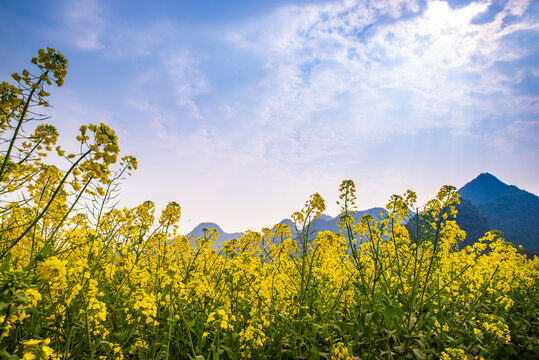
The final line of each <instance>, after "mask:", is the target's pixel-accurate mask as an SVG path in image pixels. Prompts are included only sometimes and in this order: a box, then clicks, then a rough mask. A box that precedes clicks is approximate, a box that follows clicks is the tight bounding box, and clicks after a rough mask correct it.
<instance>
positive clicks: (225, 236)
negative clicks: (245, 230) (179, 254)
mask: <svg viewBox="0 0 539 360" xmlns="http://www.w3.org/2000/svg"><path fill="white" fill-rule="evenodd" d="M204 229H215V230H217V231H218V232H219V236H218V237H217V241H216V242H215V244H220V243H223V242H225V241H228V240H231V239H236V238H238V237H239V236H240V234H239V233H230V234H229V233H226V232H224V231H223V229H221V227H220V226H219V225H217V224H215V223H211V222H205V223H200V224H198V225H197V226H196V227H195V228H194V229H193V230H192V231H191V232H190V233H189V234H187V236H189V235H193V239H197V238H199V237H203V236H204Z"/></svg>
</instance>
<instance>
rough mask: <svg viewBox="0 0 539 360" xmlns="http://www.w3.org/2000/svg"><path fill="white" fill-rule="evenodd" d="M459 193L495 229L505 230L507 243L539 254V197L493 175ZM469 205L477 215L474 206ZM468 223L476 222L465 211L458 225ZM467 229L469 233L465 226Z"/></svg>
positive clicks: (485, 176) (479, 178)
mask: <svg viewBox="0 0 539 360" xmlns="http://www.w3.org/2000/svg"><path fill="white" fill-rule="evenodd" d="M458 193H459V194H460V195H461V197H462V199H465V200H469V202H470V203H471V205H472V206H473V207H475V208H476V209H477V211H478V212H479V214H480V215H482V216H483V217H484V219H485V220H486V221H487V223H488V225H489V226H490V228H491V229H494V230H500V231H502V232H503V233H504V235H505V239H506V240H507V241H509V242H511V243H513V245H515V246H518V245H522V247H524V248H525V249H527V250H531V251H539V227H537V226H536V224H537V214H538V213H539V197H538V196H537V195H535V194H532V193H530V192H527V191H525V190H521V189H519V188H518V187H516V186H514V185H507V184H505V183H503V182H502V181H500V180H499V179H498V178H496V177H495V176H494V175H492V174H489V173H483V174H480V175H479V176H478V177H476V178H475V179H473V180H472V181H470V182H469V183H467V184H466V185H464V186H463V187H462V188H461V189H459V190H458ZM466 206H467V208H468V209H469V210H470V211H472V212H473V213H474V214H475V211H474V210H473V209H472V207H470V206H469V205H466ZM468 215H469V214H468ZM476 215H477V214H475V215H474V216H476ZM461 218H462V219H461ZM476 218H477V219H478V218H479V217H476ZM466 222H468V223H471V222H473V221H472V219H471V218H470V217H469V216H467V215H466V213H465V212H463V213H462V214H461V213H459V215H458V216H457V223H458V224H459V225H461V224H462V223H466ZM477 225H478V227H480V226H484V224H483V225H480V224H477ZM461 227H462V225H461ZM463 229H464V230H466V229H465V228H464V227H463ZM470 235H471V234H470Z"/></svg>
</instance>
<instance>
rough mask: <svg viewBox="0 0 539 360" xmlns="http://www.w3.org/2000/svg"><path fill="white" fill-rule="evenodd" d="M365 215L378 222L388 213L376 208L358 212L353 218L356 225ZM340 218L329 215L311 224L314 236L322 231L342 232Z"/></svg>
mask: <svg viewBox="0 0 539 360" xmlns="http://www.w3.org/2000/svg"><path fill="white" fill-rule="evenodd" d="M380 214H382V215H380ZM363 215H371V216H372V217H373V218H375V219H376V220H380V219H381V218H382V217H383V216H385V215H387V211H386V209H384V208H380V207H375V208H372V209H368V210H361V211H356V212H355V214H353V215H352V217H353V218H354V219H355V220H356V223H358V222H359V221H360V220H361V218H362V217H363ZM339 218H340V215H337V216H335V217H334V218H332V217H331V216H327V215H325V216H324V215H323V216H321V217H319V218H318V219H316V220H315V221H313V222H312V224H311V230H312V232H313V234H315V235H316V234H318V233H319V232H320V231H331V232H334V233H338V232H339V231H340V230H341V228H340V226H339Z"/></svg>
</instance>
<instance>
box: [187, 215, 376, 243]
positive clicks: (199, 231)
mask: <svg viewBox="0 0 539 360" xmlns="http://www.w3.org/2000/svg"><path fill="white" fill-rule="evenodd" d="M380 213H382V215H383V216H385V215H386V214H387V211H386V210H385V209H383V208H372V209H368V210H363V211H356V213H355V214H354V215H352V216H353V217H354V219H356V222H359V221H360V220H361V218H362V217H363V215H365V214H369V215H371V216H373V217H374V218H375V219H377V220H379V219H380V218H381V216H380ZM279 224H286V225H288V226H289V227H290V230H291V231H292V235H294V231H295V230H294V223H293V222H292V220H290V219H283V220H281V221H280V222H279ZM211 228H213V229H215V230H217V231H218V232H219V236H218V237H217V241H216V242H215V244H216V245H219V244H221V243H223V242H225V241H228V240H231V239H236V238H238V237H240V233H237V232H236V233H225V232H224V231H223V229H221V227H220V226H219V225H217V224H215V223H211V222H205V223H201V224H199V225H197V227H195V228H194V229H193V230H192V231H191V232H190V233H188V234H187V236H189V235H192V236H193V239H197V238H199V237H203V236H204V229H211ZM328 230H329V231H333V232H337V233H338V232H339V230H340V227H339V216H336V217H334V218H333V217H331V216H329V215H327V214H322V215H321V216H320V217H319V218H318V219H316V220H315V221H313V222H312V223H311V228H310V231H311V232H312V234H313V235H314V236H316V234H318V232H320V231H328Z"/></svg>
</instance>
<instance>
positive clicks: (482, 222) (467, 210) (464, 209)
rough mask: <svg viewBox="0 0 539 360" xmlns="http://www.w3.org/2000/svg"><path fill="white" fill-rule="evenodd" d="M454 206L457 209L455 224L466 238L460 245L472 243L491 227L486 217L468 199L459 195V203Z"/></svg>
mask: <svg viewBox="0 0 539 360" xmlns="http://www.w3.org/2000/svg"><path fill="white" fill-rule="evenodd" d="M455 208H456V209H457V211H458V215H457V224H458V225H459V227H460V228H461V229H462V230H464V231H465V232H466V240H464V242H463V243H462V246H468V245H471V244H473V243H474V242H476V241H477V240H478V239H479V238H482V237H483V236H484V235H485V233H486V232H487V231H489V230H491V229H492V227H491V226H490V224H489V223H488V221H487V219H485V217H484V216H483V215H482V214H481V212H479V210H478V209H477V208H476V207H475V206H473V204H472V202H471V201H470V200H467V199H464V198H462V197H461V199H460V204H459V205H457V206H455Z"/></svg>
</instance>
